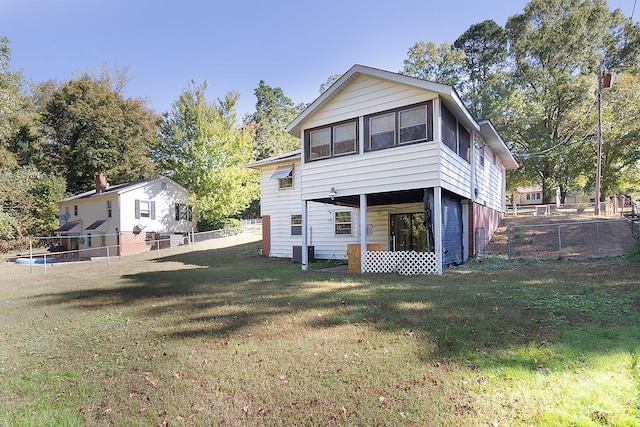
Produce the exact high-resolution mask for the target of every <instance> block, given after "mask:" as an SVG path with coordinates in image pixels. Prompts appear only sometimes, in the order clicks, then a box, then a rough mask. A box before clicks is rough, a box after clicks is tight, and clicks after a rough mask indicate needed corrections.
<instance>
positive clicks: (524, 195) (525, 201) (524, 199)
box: [508, 185, 543, 206]
mask: <svg viewBox="0 0 640 427" xmlns="http://www.w3.org/2000/svg"><path fill="white" fill-rule="evenodd" d="M508 200H509V202H511V203H510V204H512V205H514V206H527V205H541V204H542V200H543V197H542V185H534V186H531V187H518V188H516V191H513V192H512V193H511V194H509V195H508ZM509 202H508V203H509Z"/></svg>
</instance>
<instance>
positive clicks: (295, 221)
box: [291, 214, 302, 236]
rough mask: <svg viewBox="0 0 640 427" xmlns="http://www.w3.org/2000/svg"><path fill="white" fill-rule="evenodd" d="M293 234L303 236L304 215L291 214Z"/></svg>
mask: <svg viewBox="0 0 640 427" xmlns="http://www.w3.org/2000/svg"><path fill="white" fill-rule="evenodd" d="M291 235H292V236H302V215H300V214H293V215H291Z"/></svg>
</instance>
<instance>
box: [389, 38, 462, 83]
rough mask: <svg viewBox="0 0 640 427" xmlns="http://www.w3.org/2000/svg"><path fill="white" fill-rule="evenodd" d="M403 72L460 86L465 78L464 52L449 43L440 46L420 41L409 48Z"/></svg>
mask: <svg viewBox="0 0 640 427" xmlns="http://www.w3.org/2000/svg"><path fill="white" fill-rule="evenodd" d="M407 56H408V58H407V59H405V60H404V61H403V62H404V68H403V70H402V74H405V75H408V76H412V77H418V78H421V79H425V80H430V81H434V82H438V83H443V84H446V85H450V86H453V87H459V86H460V83H461V82H462V80H463V67H464V53H463V52H462V51H461V50H457V49H455V48H454V47H453V45H451V44H449V43H446V42H445V43H442V44H441V45H440V46H438V45H436V44H435V43H433V42H424V41H420V42H417V43H416V44H414V45H413V46H412V47H410V48H409V51H408V52H407Z"/></svg>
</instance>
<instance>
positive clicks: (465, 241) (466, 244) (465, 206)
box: [462, 200, 473, 262]
mask: <svg viewBox="0 0 640 427" xmlns="http://www.w3.org/2000/svg"><path fill="white" fill-rule="evenodd" d="M472 203H473V202H469V201H468V200H463V201H462V261H464V262H467V261H468V260H469V254H470V253H472V248H471V239H470V238H469V234H470V233H473V229H472V226H473V223H472V221H470V219H471V216H470V214H469V212H470V211H471V212H473V204H472Z"/></svg>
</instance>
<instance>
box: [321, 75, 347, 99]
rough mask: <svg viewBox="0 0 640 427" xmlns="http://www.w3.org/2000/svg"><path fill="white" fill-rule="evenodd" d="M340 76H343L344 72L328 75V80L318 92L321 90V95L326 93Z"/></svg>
mask: <svg viewBox="0 0 640 427" xmlns="http://www.w3.org/2000/svg"><path fill="white" fill-rule="evenodd" d="M340 77H342V74H331V75H330V76H329V77H327V81H325V82H324V83H322V84H321V85H320V89H319V90H318V92H320V95H322V94H323V93H325V91H326V90H327V89H329V88H330V87H331V86H332V85H333V84H334V83H335V82H337V81H338V79H340Z"/></svg>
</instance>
